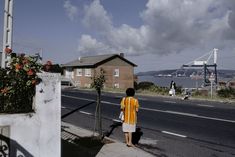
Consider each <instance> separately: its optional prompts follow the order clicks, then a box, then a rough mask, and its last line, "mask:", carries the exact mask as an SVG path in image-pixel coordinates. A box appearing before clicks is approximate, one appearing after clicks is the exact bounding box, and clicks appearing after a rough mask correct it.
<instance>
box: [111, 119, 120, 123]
mask: <svg viewBox="0 0 235 157" xmlns="http://www.w3.org/2000/svg"><path fill="white" fill-rule="evenodd" d="M112 121H114V122H122V121H121V120H119V119H112Z"/></svg>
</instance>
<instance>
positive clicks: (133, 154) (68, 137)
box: [61, 122, 153, 157]
mask: <svg viewBox="0 0 235 157" xmlns="http://www.w3.org/2000/svg"><path fill="white" fill-rule="evenodd" d="M92 135H93V132H92V131H89V130H85V129H83V128H79V127H77V126H74V125H71V124H69V123H65V122H62V132H61V136H62V142H63V143H62V157H63V153H65V152H67V153H70V152H68V151H73V153H74V154H73V155H71V154H70V157H72V156H84V155H86V156H96V157H153V155H151V154H149V153H147V152H145V151H143V150H141V149H139V148H136V147H134V148H132V147H127V146H126V144H125V143H121V142H119V141H116V140H113V139H110V138H105V141H106V142H105V144H97V145H95V141H93V143H92V144H93V145H94V146H90V145H89V146H88V145H86V144H84V145H83V146H81V145H79V143H78V142H76V141H78V139H80V141H81V139H85V138H87V137H91V136H92ZM65 141H66V143H64V142H65ZM72 144H73V145H72ZM74 145H76V146H74ZM75 153H76V154H75Z"/></svg>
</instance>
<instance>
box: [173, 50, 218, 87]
mask: <svg viewBox="0 0 235 157" xmlns="http://www.w3.org/2000/svg"><path fill="white" fill-rule="evenodd" d="M217 56H218V49H216V48H214V49H213V50H211V51H210V52H208V53H206V54H204V55H203V56H201V57H199V58H197V59H195V60H193V61H190V62H189V63H187V64H183V65H182V67H181V70H182V69H185V68H202V71H203V72H202V73H203V86H204V87H205V86H207V85H209V84H210V81H211V80H214V83H215V84H217V58H218V57H217ZM210 68H213V70H212V69H210ZM176 73H177V72H176Z"/></svg>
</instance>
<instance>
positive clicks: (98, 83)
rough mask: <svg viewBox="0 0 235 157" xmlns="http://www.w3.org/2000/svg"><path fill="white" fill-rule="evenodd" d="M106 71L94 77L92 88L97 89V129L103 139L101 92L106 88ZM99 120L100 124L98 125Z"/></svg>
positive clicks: (101, 71)
mask: <svg viewBox="0 0 235 157" xmlns="http://www.w3.org/2000/svg"><path fill="white" fill-rule="evenodd" d="M104 73H105V71H104V70H103V69H102V68H101V69H100V73H99V74H98V75H94V77H93V78H92V84H91V87H92V88H95V90H96V92H97V99H96V102H97V103H96V110H95V129H94V130H96V128H97V129H98V133H99V135H100V136H101V137H102V136H103V133H102V117H101V103H100V102H101V90H102V89H103V87H104V83H105V76H104ZM97 120H98V123H97Z"/></svg>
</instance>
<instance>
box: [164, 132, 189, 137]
mask: <svg viewBox="0 0 235 157" xmlns="http://www.w3.org/2000/svg"><path fill="white" fill-rule="evenodd" d="M162 133H164V134H169V135H174V136H178V137H183V138H186V137H187V136H185V135H181V134H176V133H173V132H169V131H162Z"/></svg>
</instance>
